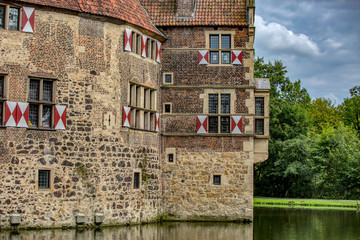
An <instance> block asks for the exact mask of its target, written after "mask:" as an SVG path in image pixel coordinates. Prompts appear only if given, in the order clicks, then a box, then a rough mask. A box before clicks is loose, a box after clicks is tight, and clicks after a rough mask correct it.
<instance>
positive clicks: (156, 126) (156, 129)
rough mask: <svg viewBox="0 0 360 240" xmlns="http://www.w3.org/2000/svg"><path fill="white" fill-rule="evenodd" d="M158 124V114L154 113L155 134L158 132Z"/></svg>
mask: <svg viewBox="0 0 360 240" xmlns="http://www.w3.org/2000/svg"><path fill="white" fill-rule="evenodd" d="M159 123H160V114H159V113H156V114H155V131H156V132H158V131H159Z"/></svg>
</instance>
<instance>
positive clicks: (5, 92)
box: [0, 72, 8, 126]
mask: <svg viewBox="0 0 360 240" xmlns="http://www.w3.org/2000/svg"><path fill="white" fill-rule="evenodd" d="M0 78H3V80H4V81H3V86H2V87H3V92H2V97H0V105H1V108H0V114H1V115H0V126H4V124H5V123H4V121H5V120H4V119H5V101H6V100H7V97H8V75H7V73H2V72H0Z"/></svg>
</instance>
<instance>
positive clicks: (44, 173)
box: [38, 170, 50, 189]
mask: <svg viewBox="0 0 360 240" xmlns="http://www.w3.org/2000/svg"><path fill="white" fill-rule="evenodd" d="M38 188H39V189H50V170H39V172H38Z"/></svg>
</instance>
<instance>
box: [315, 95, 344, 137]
mask: <svg viewBox="0 0 360 240" xmlns="http://www.w3.org/2000/svg"><path fill="white" fill-rule="evenodd" d="M309 118H310V122H311V126H312V127H313V130H314V131H315V132H317V133H320V132H321V131H322V129H323V128H324V127H325V126H333V127H337V126H339V125H340V124H341V115H340V112H339V111H338V110H337V108H336V107H335V105H334V104H333V103H332V102H331V100H330V99H324V98H317V99H315V100H313V101H312V102H311V104H310V105H309Z"/></svg>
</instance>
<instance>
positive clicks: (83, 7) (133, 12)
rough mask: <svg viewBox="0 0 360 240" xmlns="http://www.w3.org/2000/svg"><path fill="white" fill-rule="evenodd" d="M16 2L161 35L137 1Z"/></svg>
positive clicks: (37, 0)
mask: <svg viewBox="0 0 360 240" xmlns="http://www.w3.org/2000/svg"><path fill="white" fill-rule="evenodd" d="M18 2H26V3H32V4H37V5H42V6H49V7H56V8H62V9H68V10H72V11H76V12H83V13H89V14H95V15H102V16H107V17H113V18H117V19H120V20H123V21H126V22H129V23H132V24H134V25H136V26H139V27H142V28H144V29H147V30H149V31H151V32H153V33H156V34H159V35H162V34H161V33H160V32H159V30H158V29H157V28H156V27H154V25H153V24H152V23H151V20H150V18H149V16H148V15H147V13H146V11H145V9H144V8H143V7H142V6H141V4H140V2H139V1H138V0H18Z"/></svg>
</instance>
